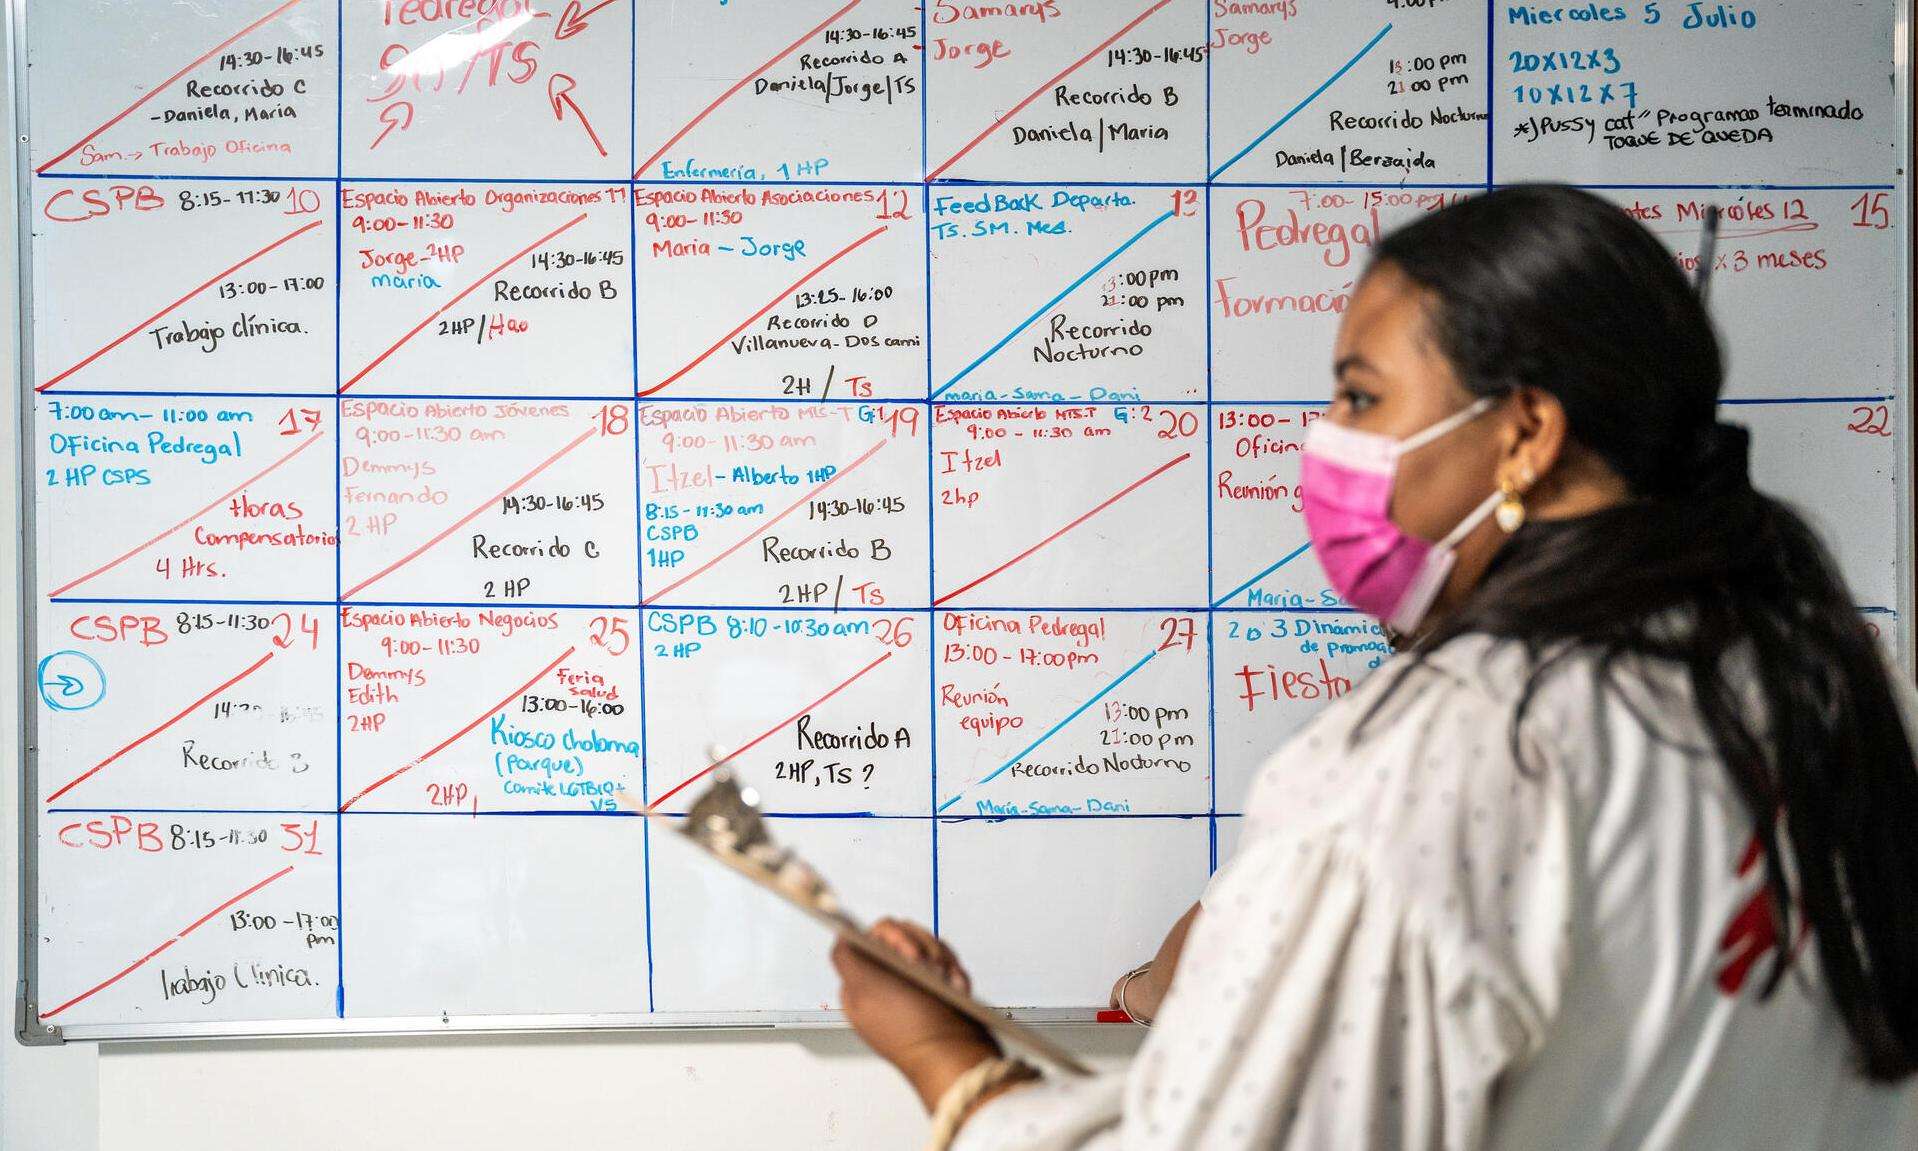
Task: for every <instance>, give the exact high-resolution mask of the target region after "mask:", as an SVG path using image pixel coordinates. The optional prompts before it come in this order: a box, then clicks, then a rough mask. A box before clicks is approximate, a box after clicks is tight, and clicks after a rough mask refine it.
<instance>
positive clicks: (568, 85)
mask: <svg viewBox="0 0 1918 1151" xmlns="http://www.w3.org/2000/svg"><path fill="white" fill-rule="evenodd" d="M577 87H579V82H578V81H576V80H574V79H573V78H572V77H571V76H568V75H567V74H566V73H564V72H555V73H553V78H552V79H550V80H548V81H546V98H547V99H548V100H549V101H551V102H552V105H553V119H555V120H558V121H559V122H560V123H562V124H564V123H565V122H566V109H568V108H571V109H572V110H573V115H575V116H578V117H579V126H580V127H582V128H584V129H586V135H588V136H589V137H591V138H592V141H593V147H595V148H598V149H599V154H600V155H602V156H604V155H605V154H606V145H604V144H602V143H600V142H599V133H598V132H595V131H593V124H592V121H590V120H588V119H587V118H586V113H584V112H582V111H580V108H579V103H578V101H576V100H574V99H573V97H572V91H573V89H575V88H577Z"/></svg>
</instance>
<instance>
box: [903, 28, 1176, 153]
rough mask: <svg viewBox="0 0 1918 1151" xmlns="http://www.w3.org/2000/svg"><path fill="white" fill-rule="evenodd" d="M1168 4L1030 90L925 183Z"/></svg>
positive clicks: (1111, 37)
mask: <svg viewBox="0 0 1918 1151" xmlns="http://www.w3.org/2000/svg"><path fill="white" fill-rule="evenodd" d="M1170 3H1172V0H1159V2H1158V3H1157V4H1154V5H1153V6H1152V7H1150V8H1147V9H1146V10H1145V11H1143V12H1141V13H1139V14H1138V15H1137V16H1136V17H1134V18H1133V20H1132V23H1130V24H1127V25H1126V26H1125V27H1123V28H1121V29H1119V30H1118V31H1117V32H1114V33H1113V34H1112V35H1110V36H1108V37H1106V38H1105V39H1104V40H1101V41H1100V42H1099V44H1098V46H1097V47H1095V48H1094V49H1093V50H1092V51H1090V52H1087V53H1086V54H1085V55H1083V56H1081V57H1079V58H1078V59H1077V60H1074V61H1073V62H1072V63H1071V64H1068V65H1066V68H1065V70H1064V71H1062V72H1060V73H1059V74H1058V75H1057V76H1054V77H1053V78H1052V79H1050V80H1047V81H1046V82H1045V83H1043V84H1041V85H1039V86H1038V87H1037V88H1034V89H1033V90H1032V95H1030V96H1027V97H1026V98H1025V99H1023V100H1021V101H1019V102H1018V103H1017V104H1014V105H1013V106H1012V110H1011V111H1009V112H1007V113H1006V114H1005V115H1003V116H1001V117H999V118H998V119H997V120H994V121H993V122H992V123H990V124H988V125H986V130H985V131H983V132H981V133H979V134H978V135H977V136H974V137H973V138H972V139H970V140H968V141H966V146H965V147H963V148H961V149H959V150H958V151H957V152H954V153H953V154H952V156H951V157H950V158H948V159H947V160H946V162H945V163H943V164H941V165H939V166H938V167H937V168H934V169H933V170H932V171H930V172H928V173H926V179H928V180H937V179H938V178H939V177H940V175H941V174H942V173H944V172H945V170H946V169H947V168H950V167H952V166H953V165H954V164H957V163H958V162H959V160H960V158H961V157H963V156H964V155H965V154H966V153H967V152H970V151H972V150H973V149H974V148H977V147H978V146H979V145H980V144H983V143H984V142H985V140H986V137H988V136H990V135H992V134H993V133H994V132H997V131H998V130H999V129H1001V128H1003V127H1005V126H1006V121H1008V120H1010V119H1012V118H1013V117H1014V116H1017V115H1018V114H1019V113H1021V112H1023V111H1025V110H1026V107H1027V105H1029V104H1031V103H1032V102H1033V101H1034V100H1037V99H1038V98H1039V97H1041V96H1043V95H1045V94H1046V93H1047V92H1050V91H1051V90H1052V88H1053V86H1054V85H1055V84H1058V83H1059V82H1060V81H1061V80H1064V79H1065V78H1066V77H1067V76H1070V75H1072V74H1073V73H1074V72H1077V71H1078V70H1079V69H1081V68H1083V67H1085V66H1086V65H1087V64H1088V63H1090V62H1091V61H1092V58H1093V57H1095V56H1097V55H1098V54H1099V53H1101V52H1104V51H1105V50H1106V49H1107V48H1110V47H1112V46H1113V45H1114V44H1116V43H1118V42H1119V41H1120V40H1121V39H1123V38H1124V37H1125V35H1126V33H1128V32H1130V31H1132V30H1133V29H1134V28H1137V27H1138V26H1139V25H1141V24H1143V23H1145V22H1146V20H1147V19H1148V18H1150V17H1151V15H1152V14H1153V13H1154V12H1157V11H1158V10H1159V9H1161V8H1163V7H1165V6H1166V5H1167V4H1170Z"/></svg>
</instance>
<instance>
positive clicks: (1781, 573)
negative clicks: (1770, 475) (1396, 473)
mask: <svg viewBox="0 0 1918 1151" xmlns="http://www.w3.org/2000/svg"><path fill="white" fill-rule="evenodd" d="M1375 258H1376V261H1377V263H1378V264H1381V265H1390V266H1391V267H1394V268H1396V269H1398V270H1399V271H1401V272H1403V273H1404V274H1405V275H1406V276H1408V277H1409V278H1410V279H1411V280H1412V281H1413V282H1414V283H1416V284H1418V285H1419V286H1421V287H1422V288H1424V289H1426V290H1427V291H1428V292H1429V296H1430V301H1429V322H1430V323H1431V325H1432V329H1433V334H1434V336H1435V338H1436V341H1437V344H1438V346H1439V348H1440V349H1441V350H1442V351H1443V353H1444V354H1445V356H1446V358H1447V359H1449V360H1450V362H1451V364H1452V366H1453V368H1454V370H1455V371H1456V372H1457V374H1458V377H1459V379H1460V381H1461V382H1462V383H1463V384H1464V386H1465V387H1466V389H1467V390H1469V391H1471V392H1472V393H1474V394H1477V395H1481V396H1498V395H1503V394H1506V393H1508V392H1510V391H1512V390H1513V389H1514V388H1518V387H1529V388H1536V389H1538V390H1540V391H1543V392H1548V393H1550V394H1551V395H1552V396H1554V397H1556V398H1557V400H1558V402H1559V403H1560V404H1561V405H1562V406H1563V407H1564V409H1565V414H1566V417H1567V419H1568V421H1569V423H1570V433H1571V436H1572V438H1573V439H1574V440H1575V441H1576V442H1577V443H1578V444H1579V445H1582V446H1583V447H1584V448H1586V449H1588V450H1589V451H1591V452H1592V453H1594V454H1596V455H1597V456H1598V457H1600V458H1602V459H1603V460H1604V461H1605V462H1606V463H1607V464H1609V465H1610V466H1611V468H1612V470H1613V471H1614V472H1616V473H1617V474H1618V475H1619V476H1620V477H1621V478H1622V479H1623V480H1624V481H1625V482H1626V483H1627V484H1628V485H1629V487H1630V489H1631V493H1632V496H1633V497H1634V498H1633V499H1631V500H1629V501H1627V502H1626V503H1625V504H1623V505H1621V506H1619V507H1616V508H1613V509H1610V510H1606V511H1601V512H1598V513H1596V514H1592V515H1587V516H1582V517H1579V518H1575V519H1569V520H1557V521H1550V522H1537V521H1535V522H1532V523H1529V524H1527V525H1526V526H1524V527H1523V528H1521V529H1520V530H1519V531H1518V532H1517V533H1515V534H1514V535H1513V536H1512V537H1511V539H1510V540H1508V541H1507V542H1506V544H1505V546H1504V547H1503V548H1502V549H1501V550H1500V551H1499V553H1498V555H1497V557H1496V558H1495V559H1494V560H1493V561H1492V564H1491V567H1490V569H1489V571H1488V573H1487V575H1486V577H1485V579H1484V581H1483V583H1482V584H1481V585H1480V586H1479V588H1478V589H1477V590H1476V591H1475V592H1474V594H1473V595H1472V596H1471V598H1470V599H1469V600H1468V601H1467V602H1466V603H1465V604H1464V605H1463V606H1462V607H1461V608H1460V609H1459V610H1458V611H1457V612H1455V613H1453V614H1451V615H1449V616H1448V617H1446V618H1444V619H1441V620H1439V621H1437V622H1436V624H1435V627H1434V629H1433V631H1432V632H1431V633H1430V634H1428V635H1425V636H1422V637H1420V639H1419V641H1418V643H1417V645H1416V646H1417V648H1418V650H1420V651H1430V650H1432V649H1434V648H1435V647H1437V646H1438V645H1440V644H1442V643H1445V642H1446V641H1447V640H1450V639H1453V638H1455V637H1458V636H1460V635H1464V634H1467V633H1484V634H1489V635H1493V636H1500V637H1507V638H1513V639H1518V640H1522V641H1524V642H1525V644H1526V645H1527V647H1528V649H1529V650H1530V651H1531V652H1532V653H1533V657H1534V660H1533V665H1532V666H1533V672H1532V679H1531V681H1530V683H1529V684H1528V685H1527V688H1526V692H1525V697H1524V699H1523V700H1522V701H1521V704H1520V712H1521V714H1522V713H1523V711H1524V708H1525V705H1526V704H1527V703H1529V702H1530V699H1531V697H1532V694H1533V692H1534V691H1535V690H1536V688H1537V686H1538V683H1539V678H1540V676H1542V675H1543V674H1545V672H1546V671H1547V670H1548V669H1549V667H1550V666H1551V664H1552V663H1553V662H1554V661H1553V659H1552V656H1551V655H1550V654H1548V653H1557V654H1559V655H1563V654H1567V653H1569V652H1570V651H1574V650H1583V651H1587V652H1591V651H1596V653H1597V654H1598V656H1599V658H1600V661H1601V663H1600V666H1601V668H1602V669H1603V671H1604V672H1605V673H1606V674H1609V673H1610V672H1611V671H1612V670H1613V669H1614V667H1615V664H1616V661H1617V660H1618V659H1619V658H1620V657H1621V656H1626V655H1636V656H1646V657H1652V658H1657V659H1664V660H1672V661H1676V662H1678V663H1680V664H1682V665H1683V666H1684V667H1685V668H1686V669H1688V671H1689V675H1690V679H1691V684H1692V688H1693V695H1694V699H1695V701H1696V706H1697V708H1698V710H1699V712H1700V715H1701V718H1702V720H1703V722H1704V725H1705V727H1706V729H1707V730H1708V731H1709V732H1710V734H1711V736H1712V739H1713V742H1714V744H1715V745H1716V750H1717V751H1718V754H1719V756H1720V758H1721V759H1722V760H1723V761H1724V764H1725V767H1726V768H1727V770H1728V771H1729V773H1730V775H1731V778H1732V780H1733V781H1734V783H1735V784H1736V786H1737V789H1738V794H1739V795H1740V797H1741V798H1742V800H1743V802H1744V805H1745V806H1746V807H1747V808H1748V809H1749V810H1750V812H1751V816H1752V820H1753V822H1754V823H1755V825H1756V828H1757V836H1758V839H1759V841H1760V842H1761V844H1762V845H1763V848H1764V858H1765V875H1766V879H1767V882H1768V886H1769V890H1770V893H1771V897H1772V900H1773V903H1774V914H1775V915H1776V916H1777V923H1778V937H1779V939H1780V941H1781V943H1780V946H1779V948H1778V952H1777V957H1776V960H1775V962H1774V964H1773V967H1772V970H1771V973H1770V977H1769V979H1768V980H1767V982H1766V984H1765V988H1764V991H1765V994H1766V995H1767V996H1769V995H1770V994H1771V992H1772V991H1773V990H1774V989H1775V988H1776V987H1777V985H1778V982H1779V980H1780V979H1781V978H1782V977H1783V976H1784V974H1785V972H1786V970H1787V969H1788V967H1789V966H1790V963H1791V956H1792V954H1793V953H1794V952H1795V951H1796V950H1797V949H1796V948H1795V947H1793V946H1791V945H1790V941H1792V940H1795V939H1797V938H1798V936H1799V928H1797V927H1796V926H1795V924H1794V919H1793V913H1794V909H1795V908H1796V909H1799V910H1802V913H1803V915H1804V917H1805V920H1806V921H1807V924H1808V926H1809V927H1810V930H1811V934H1812V936H1813V937H1814V939H1815V945H1816V947H1817V948H1818V956H1819V960H1820V963H1819V968H1820V972H1821V974H1822V977H1823V979H1824V981H1825V983H1826V984H1827V985H1828V987H1829V989H1830V992H1831V994H1832V996H1833V997H1834V999H1835V1000H1836V1002H1837V1006H1838V1010H1839V1012H1840V1014H1841V1015H1842V1016H1843V1017H1844V1020H1845V1024H1846V1026H1847V1028H1848V1029H1849V1030H1850V1032H1851V1035H1852V1038H1853V1039H1854V1040H1855V1041H1856V1045H1857V1048H1858V1050H1859V1053H1860V1055H1861V1057H1862V1059H1861V1062H1862V1069H1863V1071H1864V1073H1865V1074H1866V1075H1868V1076H1870V1077H1871V1078H1873V1079H1878V1080H1887V1081H1889V1080H1896V1079H1901V1078H1903V1077H1905V1076H1907V1075H1909V1074H1911V1073H1912V1072H1913V1071H1914V1070H1918V765H1914V763H1913V757H1912V745H1911V741H1910V739H1909V737H1908V735H1907V733H1906V731H1905V728H1904V725H1903V723H1902V722H1901V721H1900V719H1899V713H1898V707H1897V702H1896V699H1895V697H1894V695H1893V689H1892V685H1891V683H1890V680H1889V678H1888V675H1889V673H1888V671H1887V668H1886V665H1885V662H1884V660H1883V659H1882V657H1881V656H1880V654H1879V651H1878V649H1877V646H1876V641H1875V640H1874V638H1873V636H1872V632H1871V630H1870V629H1869V628H1868V626H1867V625H1866V623H1865V622H1864V619H1863V617H1862V616H1861V615H1860V614H1859V612H1858V610H1857V607H1856V605H1855V604H1854V603H1853V601H1852V598H1851V595H1850V593H1849V591H1848V589H1847V588H1846V586H1845V582H1844V580H1843V579H1842V578H1841V577H1840V576H1839V574H1838V572H1837V569H1836V566H1835V565H1834V564H1833V562H1832V560H1831V558H1830V556H1829V555H1827V554H1826V551H1825V549H1824V547H1823V545H1822V544H1821V543H1820V542H1819V540H1818V537H1817V536H1816V534H1814V533H1813V531H1812V530H1811V528H1809V527H1808V526H1807V525H1806V524H1805V521H1804V520H1802V519H1801V518H1800V517H1799V516H1798V515H1797V514H1796V513H1794V512H1793V511H1792V510H1791V509H1789V508H1787V507H1786V506H1784V505H1783V504H1781V503H1779V502H1778V501H1776V500H1774V499H1772V498H1770V497H1768V496H1766V495H1763V494H1761V493H1760V492H1757V491H1755V490H1754V489H1753V488H1752V486H1751V483H1750V480H1749V478H1748V476H1747V473H1746V458H1745V457H1746V448H1747V437H1746V435H1745V433H1744V431H1743V430H1742V429H1739V428H1735V427H1732V426H1730V425H1726V424H1721V423H1719V422H1718V416H1717V408H1718V394H1719V390H1720V387H1721V386H1722V383H1723V378H1724V368H1723V363H1722V361H1721V359H1720V354H1719V347H1718V342H1717V339H1716V337H1715V336H1714V334H1713V331H1712V325H1711V320H1710V318H1709V317H1708V316H1707V314H1706V312H1705V308H1704V306H1703V304H1702V303H1701V302H1700V300H1699V298H1698V296H1697V294H1696V293H1695V292H1694V291H1693V289H1692V286H1691V284H1690V283H1689V282H1688V281H1687V279H1686V277H1685V275H1684V273H1683V272H1681V271H1680V270H1679V268H1678V265H1677V262H1676V261H1675V260H1674V259H1673V258H1672V256H1671V254H1670V253H1669V252H1667V251H1666V250H1665V248H1664V247H1663V246H1662V245H1661V244H1660V243H1659V242H1658V241H1657V240H1656V239H1655V238H1653V236H1652V235H1651V234H1650V233H1649V232H1647V231H1646V230H1645V229H1644V228H1643V227H1641V226H1640V225H1639V224H1638V223H1637V222H1636V221H1635V220H1633V219H1632V218H1631V217H1630V216H1628V215H1627V214H1626V213H1625V212H1623V211H1621V210H1620V209H1618V208H1617V207H1615V206H1613V205H1612V204H1609V203H1607V202H1606V201H1604V200H1601V199H1599V198H1598V197H1596V196H1593V195H1591V194H1589V193H1586V192H1581V191H1577V190H1574V189H1571V188H1565V187H1556V186H1545V185H1538V186H1526V187H1514V188H1508V189H1503V190H1500V191H1495V192H1491V193H1489V194H1487V195H1483V196H1479V197H1475V198H1473V199H1470V200H1466V201H1463V202H1461V203H1459V204H1457V205H1454V206H1452V207H1448V208H1446V209H1444V210H1442V211H1438V212H1435V213H1433V214H1432V215H1429V216H1425V217H1423V218H1421V219H1419V220H1418V221H1416V222H1415V223H1413V224H1411V225H1409V226H1407V227H1404V228H1402V229H1400V230H1398V231H1396V232H1393V233H1392V234H1390V235H1388V236H1386V237H1385V238H1384V239H1383V241H1382V242H1381V243H1380V244H1379V246H1378V249H1377V252H1376V256H1375ZM1674 620H1678V621H1683V622H1681V623H1679V624H1677V625H1676V626H1675V625H1674V622H1673V621H1674ZM1728 661H1729V662H1730V666H1731V667H1734V668H1738V667H1742V668H1745V669H1748V671H1747V674H1749V673H1750V670H1755V672H1756V676H1757V680H1758V687H1759V688H1760V689H1761V691H1762V696H1763V703H1764V707H1763V711H1762V712H1761V713H1759V714H1757V715H1753V714H1752V713H1751V712H1752V709H1751V708H1750V704H1749V700H1750V696H1749V693H1748V691H1742V690H1741V684H1740V683H1739V682H1734V679H1735V678H1736V677H1735V675H1732V674H1728ZM1513 738H1514V739H1516V738H1517V736H1516V727H1515V728H1514V736H1513ZM1781 827H1782V829H1783V832H1784V835H1783V842H1784V844H1786V845H1788V847H1786V846H1781V837H1780V835H1779V829H1780V828H1781ZM1787 853H1788V854H1789V856H1790V858H1789V861H1788V860H1787V859H1786V855H1787Z"/></svg>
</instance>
